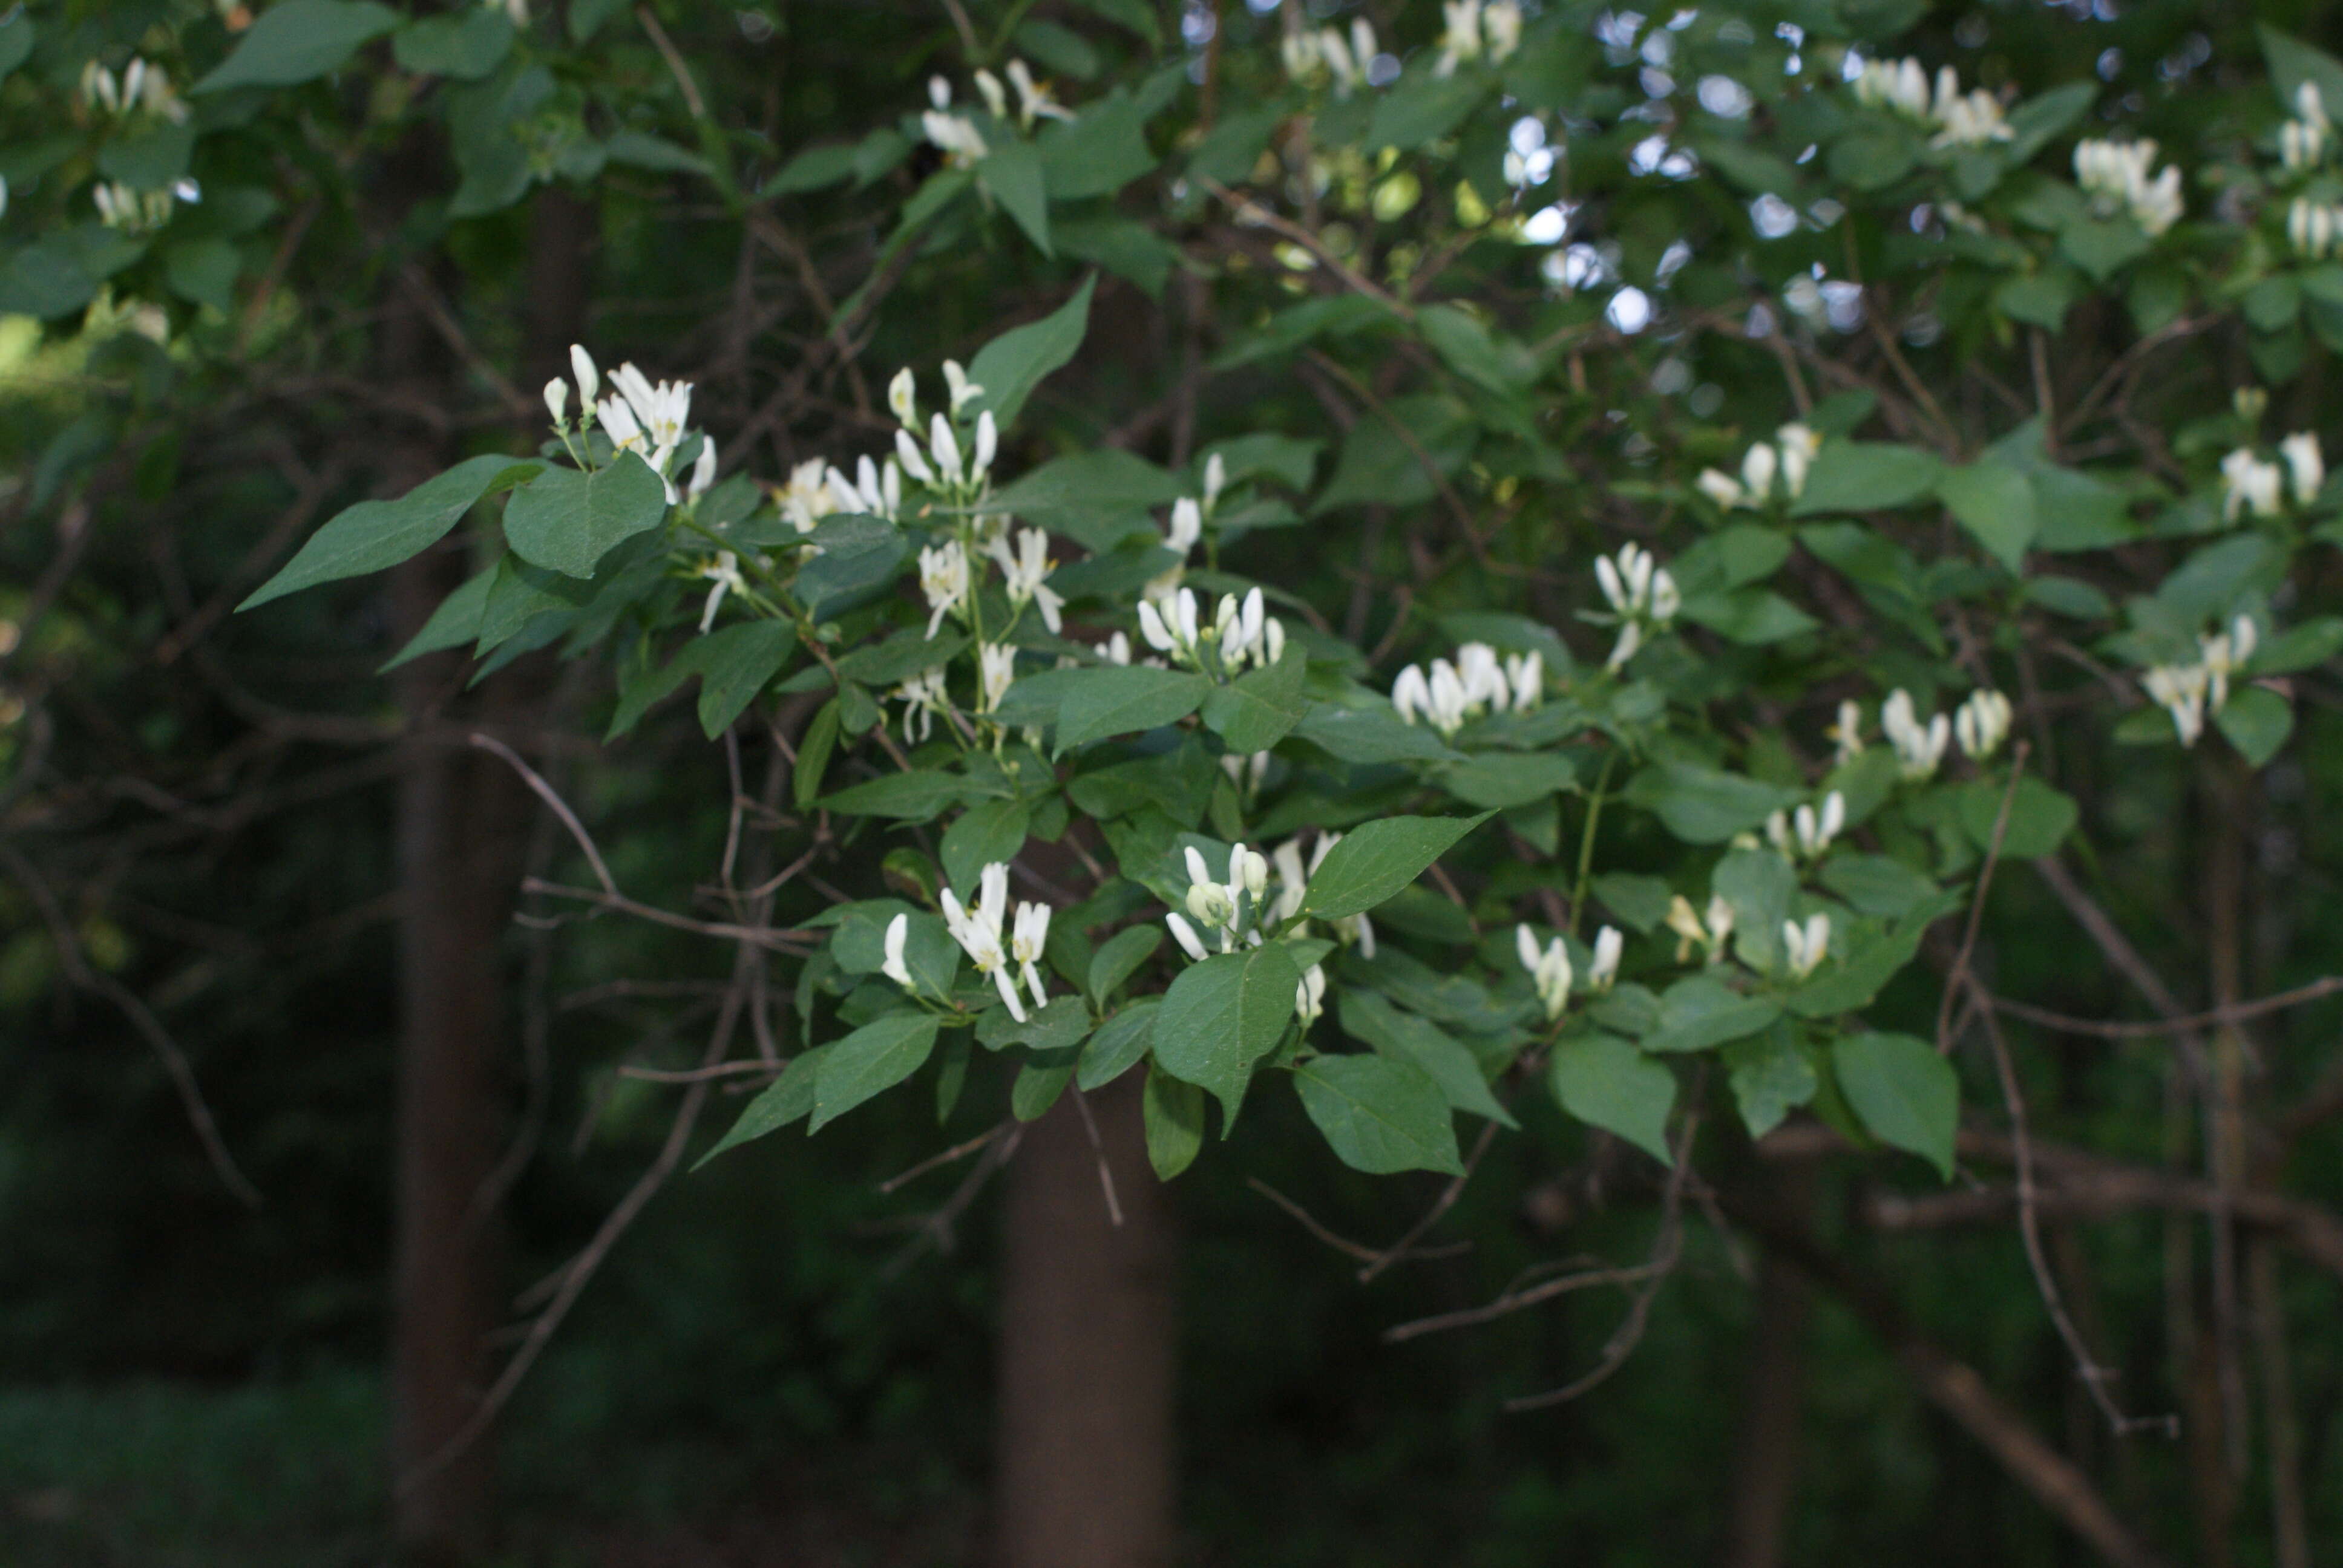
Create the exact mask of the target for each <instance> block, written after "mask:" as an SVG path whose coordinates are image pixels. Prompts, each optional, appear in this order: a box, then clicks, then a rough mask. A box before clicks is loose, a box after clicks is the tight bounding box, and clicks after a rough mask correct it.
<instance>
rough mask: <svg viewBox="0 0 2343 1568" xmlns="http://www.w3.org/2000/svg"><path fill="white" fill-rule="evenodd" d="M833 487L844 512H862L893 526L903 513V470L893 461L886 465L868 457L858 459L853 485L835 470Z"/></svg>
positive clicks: (890, 459)
mask: <svg viewBox="0 0 2343 1568" xmlns="http://www.w3.org/2000/svg"><path fill="white" fill-rule="evenodd" d="M830 488H831V489H833V490H835V491H837V492H838V495H839V506H840V510H841V511H846V510H859V511H863V512H867V513H869V514H870V516H872V517H874V518H885V519H886V520H887V521H889V522H890V523H891V522H894V521H895V520H896V517H897V514H898V513H900V511H901V510H902V507H903V470H902V469H901V468H900V467H896V465H895V460H894V459H893V458H891V457H890V458H889V459H888V460H887V461H886V463H885V464H883V465H881V464H878V463H874V462H872V461H871V460H870V457H868V456H865V457H858V458H856V459H855V463H854V477H853V479H852V480H851V481H849V480H848V479H847V477H846V476H845V475H844V474H841V473H840V472H839V471H838V470H837V469H835V468H832V469H831V470H830Z"/></svg>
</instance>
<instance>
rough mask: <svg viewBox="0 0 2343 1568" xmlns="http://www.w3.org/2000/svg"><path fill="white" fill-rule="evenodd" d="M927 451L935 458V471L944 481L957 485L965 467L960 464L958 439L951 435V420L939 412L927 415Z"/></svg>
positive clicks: (964, 471)
mask: <svg viewBox="0 0 2343 1568" xmlns="http://www.w3.org/2000/svg"><path fill="white" fill-rule="evenodd" d="M928 453H929V455H930V457H934V458H935V460H936V471H937V472H938V473H940V474H941V475H942V476H943V477H944V478H945V479H946V481H948V482H949V483H950V484H954V485H957V484H959V483H960V482H961V479H962V477H964V475H965V473H966V469H965V468H964V467H963V466H962V464H961V461H960V441H959V439H958V438H957V437H954V436H953V435H952V427H951V421H950V420H949V419H947V418H945V417H943V416H942V415H941V414H930V416H928Z"/></svg>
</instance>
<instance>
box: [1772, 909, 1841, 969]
mask: <svg viewBox="0 0 2343 1568" xmlns="http://www.w3.org/2000/svg"><path fill="white" fill-rule="evenodd" d="M1830 936H1831V922H1830V917H1829V916H1828V915H1825V914H1823V913H1820V912H1819V911H1817V912H1816V913H1815V914H1811V915H1808V916H1807V917H1806V919H1805V924H1804V925H1801V924H1799V923H1798V922H1797V921H1796V920H1784V921H1783V922H1782V953H1783V956H1784V957H1785V959H1786V960H1788V961H1789V967H1790V978H1791V979H1792V980H1805V978H1806V977H1807V976H1808V975H1811V974H1813V973H1814V972H1815V970H1818V969H1820V968H1822V964H1823V960H1824V959H1825V958H1827V957H1829V956H1830Z"/></svg>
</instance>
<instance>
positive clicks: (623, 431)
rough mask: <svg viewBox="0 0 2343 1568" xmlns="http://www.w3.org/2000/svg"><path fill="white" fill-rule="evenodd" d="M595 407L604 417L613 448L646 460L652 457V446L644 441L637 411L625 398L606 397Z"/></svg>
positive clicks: (605, 427) (603, 426)
mask: <svg viewBox="0 0 2343 1568" xmlns="http://www.w3.org/2000/svg"><path fill="white" fill-rule="evenodd" d="M594 407H595V409H596V411H597V412H598V413H599V414H600V415H601V416H602V428H603V429H604V430H606V431H608V433H609V437H610V445H611V447H614V448H615V449H617V450H618V451H621V452H633V453H635V454H636V455H637V456H639V457H645V458H648V457H649V456H650V444H649V442H648V441H646V440H644V439H643V427H641V426H640V425H639V424H637V423H636V422H635V411H634V409H633V408H632V407H630V406H629V405H628V402H627V400H626V399H625V398H623V397H605V398H603V399H602V401H601V402H599V403H598V404H596V405H595V406H594Z"/></svg>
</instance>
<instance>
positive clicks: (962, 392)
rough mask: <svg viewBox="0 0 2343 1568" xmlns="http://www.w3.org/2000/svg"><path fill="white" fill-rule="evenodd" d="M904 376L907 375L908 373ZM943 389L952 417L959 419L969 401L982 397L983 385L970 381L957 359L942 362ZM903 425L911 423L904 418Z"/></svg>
mask: <svg viewBox="0 0 2343 1568" xmlns="http://www.w3.org/2000/svg"><path fill="white" fill-rule="evenodd" d="M905 374H907V375H908V374H909V372H908V371H907V372H905ZM944 388H945V390H946V392H947V393H948V394H949V395H950V402H951V413H952V417H953V418H955V419H957V418H959V417H960V410H961V409H962V408H965V407H968V405H969V402H970V399H972V398H977V397H983V396H984V387H983V385H982V384H981V383H980V382H975V381H971V380H970V379H969V378H968V372H967V371H966V370H965V369H963V368H961V367H960V361H959V360H957V359H947V360H945V361H944ZM903 423H904V424H906V425H909V424H910V423H911V421H910V419H909V418H906V419H905V420H904V421H903Z"/></svg>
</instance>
